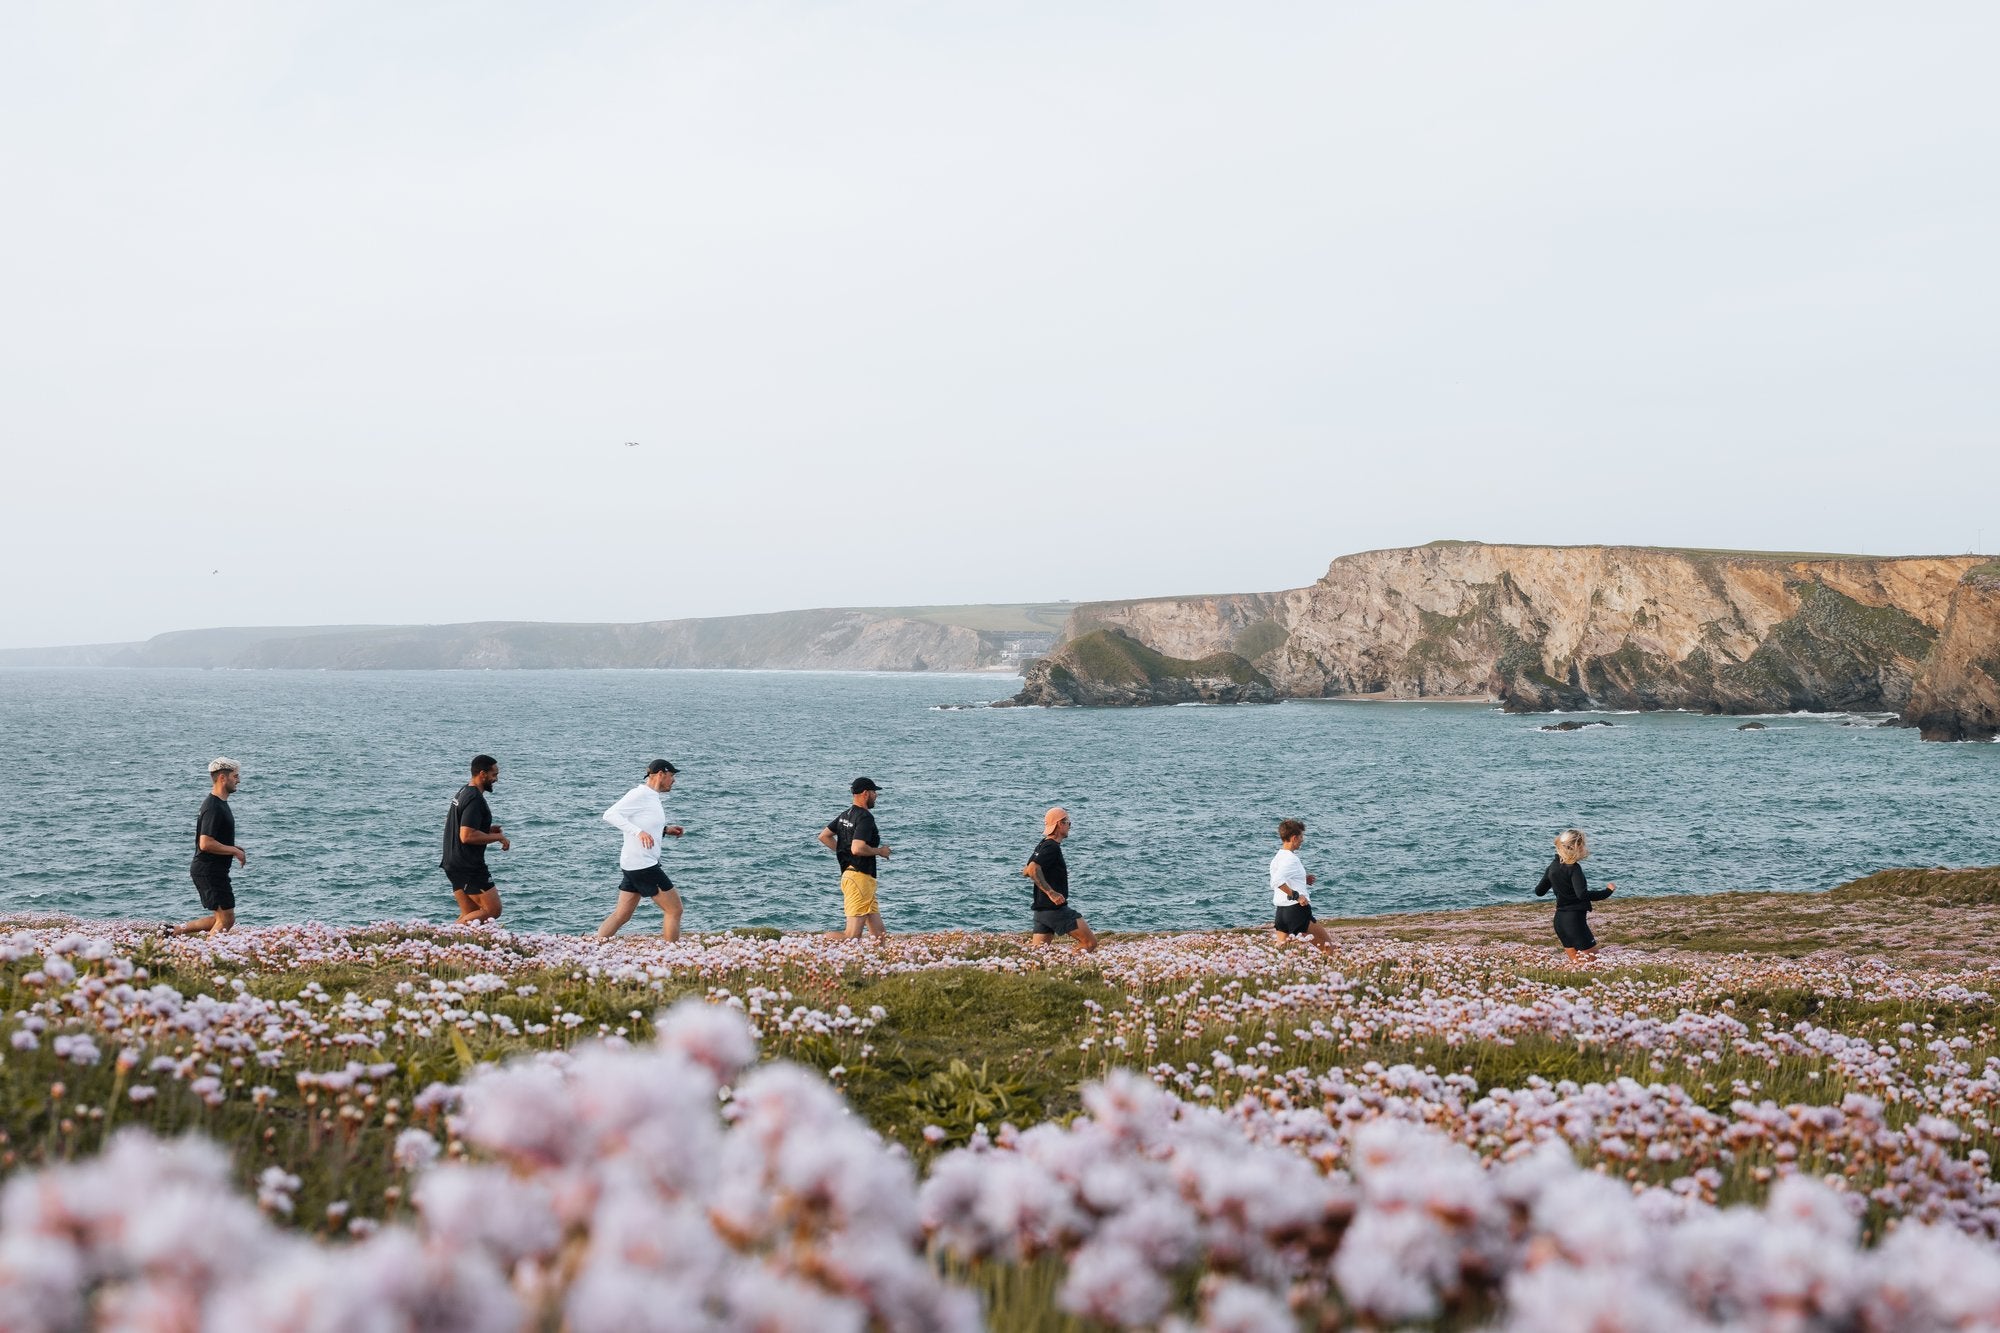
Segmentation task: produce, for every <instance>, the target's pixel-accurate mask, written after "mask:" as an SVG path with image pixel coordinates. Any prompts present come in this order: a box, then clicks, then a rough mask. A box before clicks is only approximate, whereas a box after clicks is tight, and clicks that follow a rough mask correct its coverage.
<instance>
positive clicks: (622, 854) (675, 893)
mask: <svg viewBox="0 0 2000 1333" xmlns="http://www.w3.org/2000/svg"><path fill="white" fill-rule="evenodd" d="M678 772H680V770H679V769H677V768H675V767H674V766H673V765H672V764H670V763H668V762H667V761H666V760H664V759H655V760H654V761H653V762H652V763H650V764H648V765H647V766H646V780H645V781H644V782H642V783H640V784H639V785H638V786H636V787H634V788H633V789H632V790H631V791H628V792H626V793H625V794H624V795H623V796H621V797H619V798H618V801H617V804H615V805H613V806H612V807H611V808H610V809H609V810H606V811H605V812H604V822H605V823H607V824H609V825H611V827H613V828H615V829H618V830H619V831H621V832H622V833H624V835H625V845H624V846H623V847H621V848H619V850H618V868H619V869H620V870H622V871H624V872H625V873H624V875H623V876H622V877H620V879H619V881H618V906H616V907H614V908H612V909H611V915H610V916H607V917H605V918H604V924H603V925H601V926H599V927H598V928H597V938H598V939H600V940H608V939H610V938H611V937H612V936H613V935H616V934H617V933H618V931H619V929H620V927H622V926H623V925H624V924H625V923H626V922H627V921H630V920H631V919H632V913H633V912H634V911H635V910H637V909H638V906H639V900H640V899H641V898H651V899H653V900H654V901H655V902H657V903H659V905H660V914H661V916H662V917H663V918H664V919H663V920H662V921H661V923H660V937H661V938H662V939H664V940H667V941H669V942H672V941H674V940H677V939H679V938H680V937H681V895H680V890H678V889H676V888H675V887H674V882H673V881H672V880H670V879H668V878H667V872H666V871H664V870H662V869H660V839H661V838H662V837H668V838H678V837H680V836H681V834H682V833H684V832H686V830H685V829H683V828H682V827H681V826H680V825H679V824H669V823H668V822H667V808H666V807H665V806H664V805H662V804H661V803H660V798H661V797H662V796H664V795H666V794H667V793H668V792H670V791H672V790H673V789H674V775H675V774H676V773H678Z"/></svg>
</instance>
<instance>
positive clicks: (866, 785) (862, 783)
mask: <svg viewBox="0 0 2000 1333" xmlns="http://www.w3.org/2000/svg"><path fill="white" fill-rule="evenodd" d="M849 790H850V791H852V792H853V793H854V794H855V795H856V796H859V795H860V794H861V793H862V792H864V791H881V790H882V789H881V788H880V787H878V786H876V785H875V779H873V778H856V779H854V785H853V786H852V787H850V788H849Z"/></svg>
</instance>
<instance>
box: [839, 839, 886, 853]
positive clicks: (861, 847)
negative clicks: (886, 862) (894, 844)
mask: <svg viewBox="0 0 2000 1333" xmlns="http://www.w3.org/2000/svg"><path fill="white" fill-rule="evenodd" d="M847 854H848V855H849V856H887V855H888V854H889V849H888V847H887V846H886V845H885V846H882V847H870V846H869V845H868V844H867V843H865V842H863V841H861V839H859V838H856V839H855V840H854V841H853V842H850V843H848V844H847Z"/></svg>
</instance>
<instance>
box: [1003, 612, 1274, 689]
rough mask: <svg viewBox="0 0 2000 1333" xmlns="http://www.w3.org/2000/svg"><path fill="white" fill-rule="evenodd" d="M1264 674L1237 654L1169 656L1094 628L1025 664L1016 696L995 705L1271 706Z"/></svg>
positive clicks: (1117, 633) (1268, 684) (1128, 639)
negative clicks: (1193, 658) (1192, 658)
mask: <svg viewBox="0 0 2000 1333" xmlns="http://www.w3.org/2000/svg"><path fill="white" fill-rule="evenodd" d="M1277 699H1278V694H1277V691H1276V690H1274V689H1272V688H1271V682H1270V681H1269V680H1268V679H1266V678H1265V676H1264V675H1263V673H1262V672H1260V671H1258V670H1257V669H1256V668H1255V667H1253V666H1251V665H1250V663H1249V662H1248V661H1247V660H1245V659H1244V658H1242V657H1240V656H1238V655H1237V654H1235V653H1227V652H1223V653H1213V654H1210V655H1208V656H1206V657H1203V658H1201V659H1200V660H1198V661H1188V660H1185V659H1182V658H1178V657H1168V656H1166V655H1165V654H1163V653H1156V652H1154V651H1153V650H1152V649H1151V648H1148V647H1146V645H1144V644H1142V643H1139V642H1137V641H1136V640H1134V639H1131V638H1128V637H1126V636H1125V635H1124V634H1121V633H1119V632H1118V631H1116V630H1093V631H1091V632H1089V633H1086V634H1084V635H1082V636H1080V637H1078V638H1075V639H1071V640H1070V641H1069V642H1068V643H1065V644H1064V645H1063V646H1062V647H1061V648H1059V649H1058V650H1057V651H1056V652H1055V653H1053V654H1052V655H1050V656H1048V657H1045V658H1043V659H1042V660H1040V661H1039V662H1035V663H1032V664H1030V665H1029V667H1028V669H1027V671H1026V673H1025V679H1024V681H1023V687H1022V690H1021V692H1020V693H1019V694H1017V695H1015V696H1014V697H1013V698H1012V699H1009V700H1006V701H1005V702H1004V703H1002V704H1001V705H999V706H1000V707H1008V706H1035V705H1039V706H1041V707H1044V708H1069V707H1078V706H1081V707H1093V708H1133V707H1144V706H1148V705H1157V704H1186V703H1204V704H1235V703H1266V704H1267V703H1276V702H1277Z"/></svg>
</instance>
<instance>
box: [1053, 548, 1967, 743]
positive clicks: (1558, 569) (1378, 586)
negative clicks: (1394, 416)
mask: <svg viewBox="0 0 2000 1333" xmlns="http://www.w3.org/2000/svg"><path fill="white" fill-rule="evenodd" d="M1982 563H1983V560H1982V558H1981V557H1977V556H1948V557H1909V558H1894V559H1877V558H1869V557H1859V556H1806V555H1780V554H1771V555H1764V554H1756V553H1738V552H1711V551H1686V550H1663V549H1655V548H1648V547H1618V546H1577V547H1562V546H1488V545H1485V544H1482V543H1479V542H1436V543H1432V544H1431V545H1429V546H1420V547H1412V548H1406V549H1401V550H1390V551H1368V552H1363V553H1361V554H1359V555H1350V556H1342V557H1341V558H1340V559H1338V560H1335V561H1334V562H1333V564H1332V566H1331V567H1330V568H1329V569H1328V570H1327V573H1326V577H1324V578H1322V579H1321V580H1320V581H1319V582H1318V583H1315V584H1313V585H1312V586H1311V587H1308V588H1297V589H1293V590H1291V591H1288V592H1280V593H1255V594H1241V595H1230V596H1213V597H1170V598H1155V599H1150V600H1145V601H1134V602H1102V603H1089V604H1085V605H1081V606H1079V607H1078V608H1077V609H1076V611H1075V612H1074V613H1073V614H1072V616H1071V618H1070V633H1071V634H1073V635H1082V634H1086V633H1088V632H1090V631H1092V630H1096V629H1106V628H1115V629H1119V630H1122V631H1124V632H1125V633H1128V634H1130V635H1131V636H1132V637H1134V638H1136V639H1138V640H1140V641H1141V642H1143V643H1145V644H1147V645H1148V646H1149V647H1152V648H1154V649H1156V650H1158V651H1160V652H1163V653H1168V654H1172V655H1175V656H1179V657H1183V658H1200V657H1203V656H1206V655H1208V654H1211V653H1216V652H1236V653H1239V654H1241V655H1242V656H1244V657H1246V658H1249V659H1250V660H1251V662H1252V663H1253V664H1254V665H1255V666H1256V667H1257V668H1258V669H1259V670H1261V671H1263V672H1264V673H1265V674H1266V675H1268V676H1269V677H1270V679H1271V682H1272V684H1273V686H1274V687H1275V688H1276V689H1277V691H1278V692H1279V693H1280V694H1282V695H1286V696H1290V697H1302V698H1320V697H1334V696H1341V695H1350V696H1367V697H1374V698H1390V699H1423V698H1436V697H1473V698H1484V699H1493V700H1497V701H1499V702H1500V703H1502V704H1503V705H1504V706H1505V707H1507V708H1508V709H1510V710H1513V711H1518V712H1537V711H1546V710H1551V709H1565V710H1578V709H1588V708H1618V709H1624V708H1636V709H1661V708H1685V709H1691V710H1695V711H1700V712H1715V713H1739V714H1740V713H1771V712H1791V711H1798V710H1806V711H1833V710H1853V711H1870V710H1875V711H1883V712H1893V711H1897V710H1900V709H1902V708H1903V707H1904V705H1905V704H1907V703H1909V702H1910V700H1911V694H1912V688H1913V683H1914V681H1915V678H1916V676H1917V674H1918V672H1919V671H1920V670H1922V669H1923V668H1924V667H1925V665H1926V663H1927V662H1929V661H1930V660H1931V658H1932V655H1933V651H1934V649H1936V648H1937V646H1938V643H1939V635H1940V634H1941V633H1942V632H1943V631H1944V628H1945V622H1946V619H1947V616H1948V615H1949V613H1950V611H1951V608H1952V606H1953V599H1954V595H1955V593H1956V591H1957V590H1958V589H1959V587H1960V580H1961V579H1962V578H1963V577H1964V576H1965V574H1966V572H1967V571H1968V570H1969V569H1971V568H1973V567H1975V566H1978V565H1980V564H1982ZM1960 604H1961V605H1962V606H1964V608H1965V612H1964V615H1963V617H1962V619H1964V621H1965V622H1966V626H1965V628H1964V629H1962V630H1960V631H1959V635H1960V636H1961V637H1963V638H1965V640H1966V641H1967V642H1968V643H1973V642H1975V641H1978V636H1979V635H1980V634H1981V633H1982V632H1983V633H1989V634H1990V633H1993V632H1994V627H1995V624H1996V621H1995V616H1996V608H1995V604H1994V599H1993V598H1991V597H1990V596H1987V595H1985V594H1978V595H1975V594H1973V593H1967V594H1966V596H1965V597H1963V598H1961V599H1960ZM1981 626H1983V627H1984V629H1983V630H1982V629H1981V628H1980V627H1981ZM1968 651H1969V653H1970V656H1971V657H1973V658H1977V657H1978V656H1979V653H1978V652H1977V651H1971V650H1968ZM1962 679H1963V678H1962V677H1961V676H1951V675H1946V676H1944V677H1941V687H1942V688H1943V689H1944V690H1945V691H1946V692H1947V693H1949V692H1950V691H1952V690H1954V689H1960V688H1963V686H1962V683H1961V682H1962ZM1954 697H1956V696H1954ZM1976 711H1977V710H1976V709H1975V713H1976ZM1940 716H1941V715H1940Z"/></svg>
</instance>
